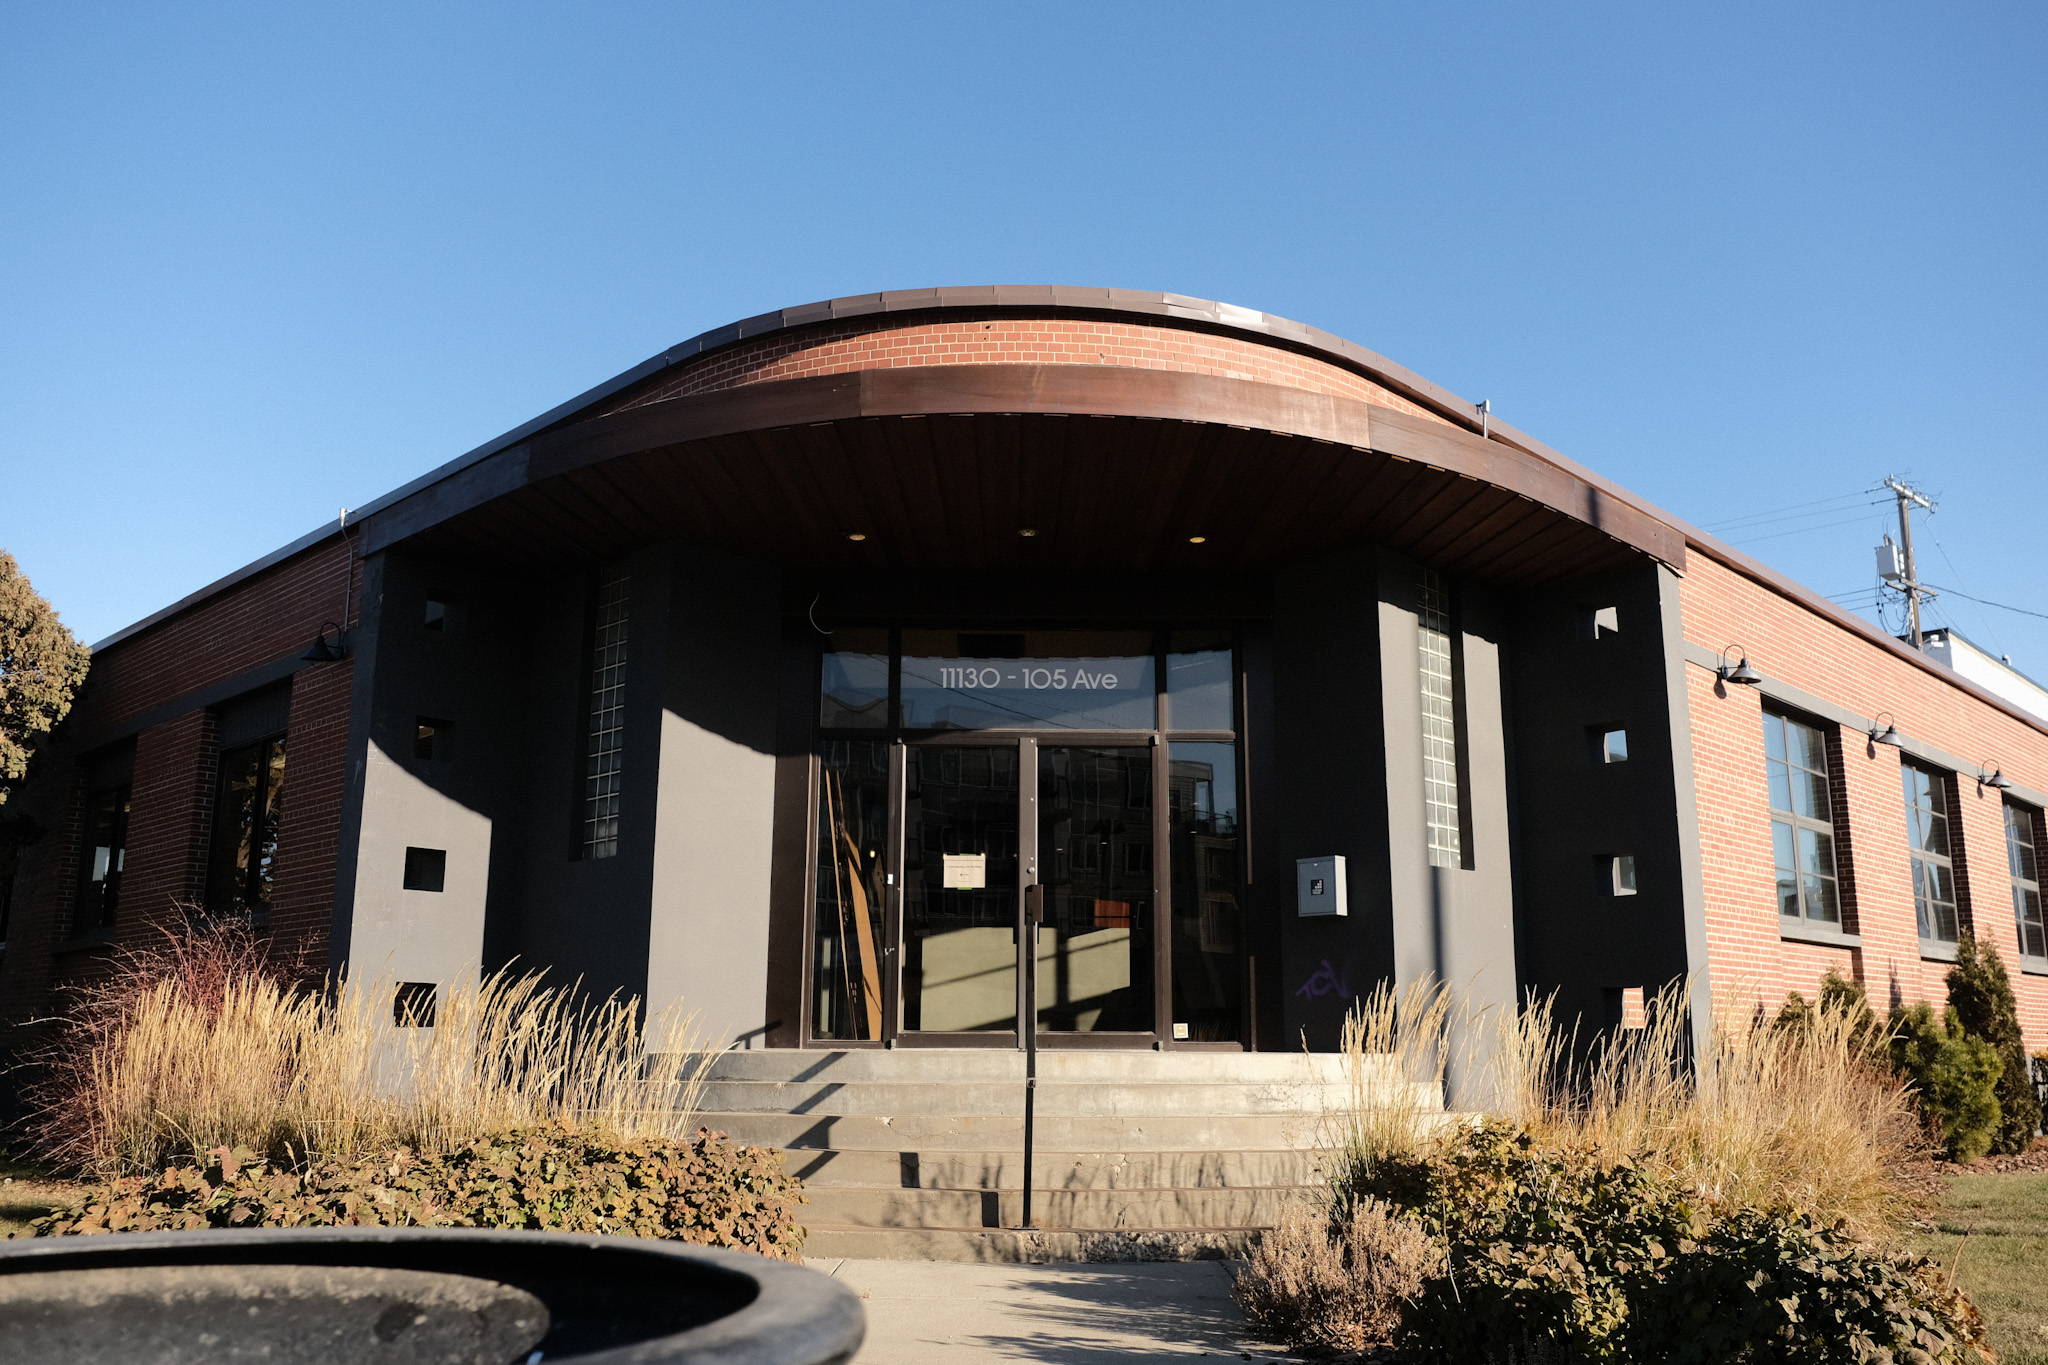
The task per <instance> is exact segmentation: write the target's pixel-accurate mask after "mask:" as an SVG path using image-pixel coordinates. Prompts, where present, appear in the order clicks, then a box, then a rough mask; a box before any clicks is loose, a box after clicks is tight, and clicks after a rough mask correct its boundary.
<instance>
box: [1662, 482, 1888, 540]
mask: <svg viewBox="0 0 2048 1365" xmlns="http://www.w3.org/2000/svg"><path fill="white" fill-rule="evenodd" d="M1878 491H1879V490H1878V489H1877V487H1876V486H1874V485H1873V486H1872V487H1869V488H1860V489H1858V490H1857V491H1855V492H1854V493H1837V494H1835V495H1834V496H1833V497H1830V498H1815V499H1814V500H1813V501H1812V502H1794V503H1787V504H1786V505H1785V506H1783V507H1766V508H1765V509H1763V510H1762V511H1760V512H1745V513H1744V514H1743V515H1741V516H1739V517H1727V518H1724V519H1723V520H1721V521H1714V522H1708V523H1706V524H1705V525H1703V526H1702V527H1701V528H1700V529H1701V530H1703V531H1712V530H1715V529H1717V528H1719V527H1724V526H1737V525H1740V524H1741V523H1743V522H1746V521H1756V520H1758V519H1759V518H1763V517H1775V516H1777V515H1778V514H1779V513H1781V512H1796V511H1798V510H1799V509H1800V508H1802V507H1821V506H1824V505H1825V504H1827V503H1831V502H1850V501H1853V500H1854V499H1856V498H1864V497H1868V496H1870V495H1871V494H1872V493H1875V492H1878Z"/></svg>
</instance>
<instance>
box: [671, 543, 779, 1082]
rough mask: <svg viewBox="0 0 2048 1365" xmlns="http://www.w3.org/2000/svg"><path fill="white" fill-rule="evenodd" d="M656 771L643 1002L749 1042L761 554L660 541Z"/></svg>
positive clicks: (762, 656)
mask: <svg viewBox="0 0 2048 1365" xmlns="http://www.w3.org/2000/svg"><path fill="white" fill-rule="evenodd" d="M665 581H666V582H667V584H668V594H667V604H666V615H667V623H668V628H667V633H666V635H665V637H663V644H664V646H665V649H666V654H667V657H666V659H665V661H664V662H665V667H664V669H663V673H662V679H661V685H662V702H661V715H660V740H659V745H660V763H661V784H660V788H659V792H658V794H657V797H656V813H655V828H654V837H653V849H654V868H653V879H652V892H651V906H650V909H651V915H650V923H649V937H648V940H647V1002H648V1007H649V1009H650V1010H651V1011H655V1012H659V1011H661V1010H662V1009H664V1008H667V1007H670V1006H679V1007H681V1008H683V1009H687V1010H691V1011H694V1012H696V1013H697V1014H699V1015H700V1016H701V1018H702V1021H703V1026H704V1028H705V1030H706V1031H707V1033H708V1035H709V1039H708V1041H710V1042H711V1043H712V1044H713V1045H716V1046H722V1045H724V1044H726V1043H738V1044H740V1045H741V1046H748V1045H751V1046H754V1047H759V1046H762V1045H763V1041H764V1035H765V1034H766V1032H767V1030H768V1028H769V1026H770V1025H771V1023H779V1022H780V1021H779V1020H770V1019H769V1018H768V1017H767V1014H768V1010H769V1005H768V996H769V982H768V971H769V938H770V925H769V921H770V912H769V905H770V890H771V883H772V878H773V871H774V862H775V858H774V855H775V796H776V782H775V779H776V721H777V714H776V713H777V709H778V702H779V697H778V690H777V683H778V678H779V672H780V668H779V665H780V654H781V644H782V619H781V615H780V612H779V610H778V599H779V596H780V580H779V577H778V575H777V574H776V572H775V570H774V569H773V568H772V567H770V566H765V565H762V564H759V563H755V562H752V561H746V560H738V559H732V558H728V557H725V556H722V555H715V554H711V553H709V552H705V551H701V550H696V549H692V548H689V547H684V546H674V547H671V548H670V550H669V561H668V565H667V574H666V578H665Z"/></svg>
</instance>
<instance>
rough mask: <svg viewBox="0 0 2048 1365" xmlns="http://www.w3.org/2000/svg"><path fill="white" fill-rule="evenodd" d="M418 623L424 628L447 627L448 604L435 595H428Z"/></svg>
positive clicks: (444, 628) (442, 628) (437, 628)
mask: <svg viewBox="0 0 2048 1365" xmlns="http://www.w3.org/2000/svg"><path fill="white" fill-rule="evenodd" d="M420 625H421V627H422V628H423V629H426V630H446V629H448V604H447V603H446V602H443V601H442V600H440V599H439V598H437V597H429V598H428V599H427V601H426V607H425V609H424V610H423V611H422V612H421V613H420Z"/></svg>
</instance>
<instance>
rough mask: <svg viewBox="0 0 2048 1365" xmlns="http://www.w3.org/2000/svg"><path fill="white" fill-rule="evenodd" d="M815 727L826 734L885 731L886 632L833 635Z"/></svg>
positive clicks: (833, 633)
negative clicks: (826, 730)
mask: <svg viewBox="0 0 2048 1365" xmlns="http://www.w3.org/2000/svg"><path fill="white" fill-rule="evenodd" d="M818 724H819V725H821V726H823V727H825V728H826V729H828V730H830V729H848V730H876V729H886V728H887V727H888V724H889V632H888V631H886V630H835V631H833V632H832V644H831V647H830V649H828V650H827V651H826V653H825V658H824V666H823V671H822V673H821V675H820V677H819V687H818Z"/></svg>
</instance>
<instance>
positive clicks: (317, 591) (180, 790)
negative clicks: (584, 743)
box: [0, 539, 355, 1020]
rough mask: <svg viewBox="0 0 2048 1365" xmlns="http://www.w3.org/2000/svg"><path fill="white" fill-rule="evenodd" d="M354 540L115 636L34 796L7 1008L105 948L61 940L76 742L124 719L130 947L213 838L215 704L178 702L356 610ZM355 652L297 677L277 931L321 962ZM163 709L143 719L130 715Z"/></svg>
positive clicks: (124, 892) (190, 888)
mask: <svg viewBox="0 0 2048 1365" xmlns="http://www.w3.org/2000/svg"><path fill="white" fill-rule="evenodd" d="M350 549H351V547H346V546H344V545H343V544H342V542H341V541H340V540H339V539H335V540H330V541H327V542H324V543H322V544H321V545H318V546H315V547H313V548H312V549H310V550H307V551H306V552H304V553H303V554H300V555H297V556H295V557H293V558H292V559H290V560H287V561H285V562H284V563H282V564H279V565H276V566H274V567H272V568H270V569H267V570H265V571H263V572H262V573H260V574H257V575H255V576H254V577H251V578H249V579H247V580H245V581H243V582H241V583H238V584H236V585H234V586H233V587H231V588H228V589H226V590H225V591H223V592H222V593H220V594H219V595H218V596H216V597H214V598H211V599H209V600H207V601H205V602H203V603H200V604H198V605H197V606H195V607H193V608H191V609H189V610H187V611H185V612H182V613H180V614H178V615H177V616H174V617H172V618H171V619H169V620H167V621H163V622H160V623H158V624H156V625H153V626H150V627H149V628H148V629H146V630H144V631H142V632H140V633H139V634H137V635H135V636H132V637H130V638H128V639H125V640H121V641H118V642H116V643H115V644H113V645H111V646H109V647H108V648H107V649H106V650H104V651H103V652H101V653H100V654H98V655H96V656H95V657H94V659H93V664H92V671H91V673H90V675H89V677H88V679H87V684H86V688H85V690H84V691H83V692H82V693H81V695H80V698H79V703H78V706H77V708H76V709H75V711H74V712H73V715H72V717H71V719H70V720H69V721H68V722H67V723H66V726H65V728H64V730H63V731H62V732H60V736H59V743H58V744H57V745H55V746H53V747H52V749H51V750H50V751H49V752H48V753H46V754H44V755H42V756H41V759H40V760H39V767H38V770H37V771H36V772H35V773H34V774H33V784H32V799H34V800H35V801H37V802H38V804H39V805H40V807H41V809H42V810H43V811H44V812H45V815H44V818H45V820H46V822H48V823H49V824H50V826H51V832H50V834H49V835H48V836H46V837H45V838H44V839H43V840H42V841H41V842H40V843H39V844H37V845H36V846H35V848H34V849H33V850H32V851H31V854H30V857H29V858H28V860H27V866H26V867H25V868H24V877H23V882H22V885H21V886H20V888H19V891H18V894H17V902H16V905H15V910H14V920H13V924H12V926H11V927H10V930H9V933H8V942H7V950H6V955H5V958H4V960H0V1019H6V1020H21V1019H26V1018H33V1017H36V1016H38V1015H40V1014H43V1013H44V1012H46V1011H47V1010H48V1008H49V1006H50V1003H51V998H50V993H51V988H52V987H53V986H55V985H60V984H62V983H65V982H68V981H76V980H83V979H92V978H95V977H98V976H101V975H104V974H105V973H106V972H107V971H108V970H109V969H110V966H111V963H112V958H111V957H110V955H109V953H108V952H107V950H106V949H104V948H77V947H73V948H69V949H67V950H66V951H63V952H59V951H57V946H58V945H59V944H60V943H63V942H64V941H65V940H66V939H67V938H68V937H69V935H70V927H71V915H72V910H73V905H74V901H75V899H76V894H77V881H78V876H79V856H80V847H79V845H80V841H81V837H82V829H81V825H82V810H81V807H82V803H83V796H84V792H85V778H84V775H83V773H82V771H81V770H80V768H79V765H78V762H77V758H78V752H77V750H78V746H79V745H80V744H81V743H84V742H87V741H91V740H96V739H97V738H98V737H99V736H103V735H107V734H110V733H111V734H119V733H123V732H126V733H128V734H130V735H132V742H133V744H134V770H133V777H132V779H131V782H130V792H131V796H130V815H129V822H128V836H127V845H126V850H127V852H126V864H125V869H124V872H123V875H122V884H121V898H120V905H119V912H118V916H117V922H116V929H115V941H116V942H117V943H121V944H130V945H133V944H139V943H144V942H147V941H148V940H149V939H151V938H152V937H153V936H154V935H155V933H156V930H157V926H159V925H162V924H164V923H167V922H171V921H174V920H175V919H176V918H177V917H178V915H179V913H180V911H179V906H180V905H181V904H189V903H191V902H194V901H196V900H197V899H198V898H199V897H200V896H201V895H202V894H203V892H204V889H205V880H206V848H207V835H208V831H209V829H210V826H211V820H212V806H213V795H214V778H215V773H216V770H217V764H218V759H219V753H218V746H217V744H216V743H215V739H214V721H213V714H212V712H211V711H210V710H208V709H207V708H206V707H205V706H201V705H194V706H191V707H190V708H177V705H176V704H177V703H178V702H179V700H180V699H183V698H189V697H191V695H192V694H194V693H196V692H199V691H200V690H201V689H204V688H207V687H210V686H213V685H214V684H217V683H221V682H225V681H227V680H229V679H232V678H235V677H237V676H238V675H240V674H243V673H246V672H248V671H249V670H251V669H256V668H260V667H262V666H264V665H268V664H275V663H277V662H278V661H280V660H286V661H292V662H294V663H296V661H297V659H298V656H299V655H301V654H302V653H303V652H304V651H305V649H306V647H307V646H308V645H309V644H311V643H312V640H313V637H314V634H315V633H316V632H317V631H318V630H320V628H321V627H322V625H323V624H324V623H330V622H337V621H338V620H339V619H340V618H342V617H343V616H344V615H345V614H346V615H347V616H348V617H349V618H350V619H351V621H352V620H353V617H354V615H355V608H354V606H353V605H349V606H347V607H345V606H344V601H343V594H344V592H345V591H353V580H354V577H355V575H354V572H353V571H352V569H351V566H350V562H349V559H350ZM351 673H352V665H351V664H350V663H349V662H347V661H343V662H339V663H326V664H301V665H298V666H297V667H296V671H295V672H293V673H292V675H291V679H290V684H289V685H290V689H291V698H290V711H289V719H288V730H287V736H286V760H285V775H286V777H285V797H284V805H283V811H282V817H281V823H280V828H279V851H278V866H277V869H276V874H275V881H274V884H273V885H274V889H273V897H274V900H273V904H272V910H271V933H272V936H273V939H274V941H275V942H276V943H277V944H278V945H279V946H280V948H282V949H283V950H285V951H286V952H297V951H303V952H305V953H306V954H308V955H309V956H310V957H311V958H312V959H313V960H315V961H316V962H317V961H318V960H319V957H320V955H321V954H322V953H323V952H324V947H325V941H326V937H327V934H328V931H329V929H330V927H331V916H332V911H333V896H334V878H335V858H336V852H337V847H336V846H337V840H338V836H339V831H340V823H341V808H342V797H343V793H344V789H345V787H346V782H347V766H348V716H349V691H350V679H351ZM165 706H171V707H173V708H174V710H173V711H172V713H171V714H170V715H168V716H165V717H162V718H160V719H157V720H156V721H155V722H154V723H152V724H149V725H147V726H145V727H143V728H141V729H140V730H134V729H132V728H131V723H132V722H133V721H135V720H137V719H139V718H141V717H144V716H146V715H147V714H148V713H150V712H152V711H155V710H157V709H158V708H162V707H165Z"/></svg>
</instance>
